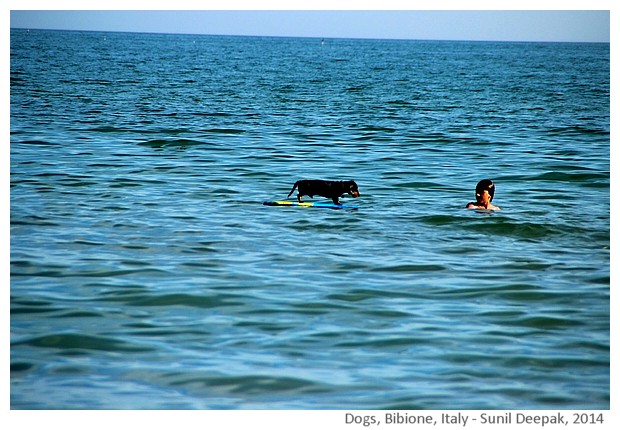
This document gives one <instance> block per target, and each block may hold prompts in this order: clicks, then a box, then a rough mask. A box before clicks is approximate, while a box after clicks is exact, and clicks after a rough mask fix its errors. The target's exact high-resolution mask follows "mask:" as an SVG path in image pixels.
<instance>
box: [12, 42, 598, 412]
mask: <svg viewBox="0 0 620 430" xmlns="http://www.w3.org/2000/svg"><path fill="white" fill-rule="evenodd" d="M609 76H610V75H609V45H608V44H551V43H550V44H544V43H540V44H539V43H514V44H513V43H465V42H459V43H456V42H419V41H373V40H331V39H330V40H325V41H324V43H323V44H321V41H320V39H285V38H282V39H279V38H235V37H212V36H211V37H209V36H179V35H152V34H150V35H149V34H122V33H108V34H104V33H80V32H45V31H30V32H26V31H22V30H13V31H11V143H10V144H11V175H10V176H11V208H10V212H11V238H10V245H11V285H10V289H11V305H10V306H11V407H12V408H17V409H23V408H26V409H30V408H53V409H54V408H72V409H73V408H175V409H179V408H180V409H183V408H204V409H229V408H243V409H250V408H251V409H263V408H268V409H289V408H297V409H333V408H337V409H340V408H344V409H354V408H364V409H380V408H402V409H409V408H423V409H453V408H459V409H469V408H471V409H494V408H501V409H513V408H514V409H516V408H526V409H543V408H544V409H552V408H571V409H575V408H576V409H588V408H603V409H605V408H609V315H610V311H609V287H610V277H609V272H610V267H609V252H610V251H609V244H610V236H609V232H610V227H609V223H610V216H609V215H610V204H609V190H610V173H609V145H610V141H609V136H610V135H609ZM487 177H488V178H491V179H493V180H494V181H495V183H496V187H497V192H496V195H495V199H494V201H493V203H494V204H496V205H498V206H500V207H501V208H502V211H500V212H496V213H491V214H488V213H479V212H476V211H468V210H465V209H464V206H465V204H466V203H467V202H468V201H471V200H473V199H474V187H475V185H476V183H477V181H478V180H480V179H483V178H487ZM302 178H323V179H355V180H356V182H357V183H358V185H359V187H360V192H361V196H360V198H359V199H356V200H355V203H356V204H357V205H359V210H357V211H350V210H330V209H316V208H286V207H268V206H263V205H262V202H263V201H265V200H282V199H284V198H286V195H287V194H288V192H289V191H290V189H291V187H292V185H293V183H294V182H295V181H296V180H297V179H302ZM314 200H315V201H317V200H319V201H320V200H322V198H315V199H314ZM344 201H345V202H349V203H350V202H352V201H353V199H352V198H351V197H344Z"/></svg>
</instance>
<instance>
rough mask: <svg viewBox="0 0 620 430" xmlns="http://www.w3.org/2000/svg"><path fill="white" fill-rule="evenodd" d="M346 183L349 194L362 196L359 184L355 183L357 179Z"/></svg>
mask: <svg viewBox="0 0 620 430" xmlns="http://www.w3.org/2000/svg"><path fill="white" fill-rule="evenodd" d="M344 185H345V189H346V190H347V193H348V194H350V195H352V196H353V197H359V196H360V192H359V190H358V189H357V184H356V183H355V181H345V182H344Z"/></svg>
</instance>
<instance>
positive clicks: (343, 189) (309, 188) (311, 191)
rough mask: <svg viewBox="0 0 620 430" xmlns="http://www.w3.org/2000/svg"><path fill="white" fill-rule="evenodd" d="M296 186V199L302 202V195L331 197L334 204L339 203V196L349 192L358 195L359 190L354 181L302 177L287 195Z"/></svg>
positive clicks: (354, 195)
mask: <svg viewBox="0 0 620 430" xmlns="http://www.w3.org/2000/svg"><path fill="white" fill-rule="evenodd" d="M295 188H297V193H298V194H297V201H298V202H299V203H303V202H302V200H301V197H302V196H309V197H311V198H312V197H314V196H322V197H327V198H330V199H332V201H333V202H334V204H336V205H341V204H342V203H341V202H340V196H343V195H345V194H349V195H351V196H353V197H359V196H360V192H359V191H358V189H357V184H356V183H355V181H323V180H319V179H302V180H301V181H297V182H295V185H293V189H292V190H291V192H290V193H288V196H287V197H290V196H291V194H293V192H294V191H295Z"/></svg>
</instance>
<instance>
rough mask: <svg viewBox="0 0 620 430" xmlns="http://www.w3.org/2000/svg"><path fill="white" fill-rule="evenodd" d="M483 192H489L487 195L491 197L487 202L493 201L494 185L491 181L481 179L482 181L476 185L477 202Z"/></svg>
mask: <svg viewBox="0 0 620 430" xmlns="http://www.w3.org/2000/svg"><path fill="white" fill-rule="evenodd" d="M484 190H487V191H488V192H489V195H490V196H491V200H489V201H493V195H494V194H495V184H494V183H493V181H492V180H490V179H483V180H482V181H480V182H478V185H476V200H478V199H479V197H481V196H482V193H483V192H484Z"/></svg>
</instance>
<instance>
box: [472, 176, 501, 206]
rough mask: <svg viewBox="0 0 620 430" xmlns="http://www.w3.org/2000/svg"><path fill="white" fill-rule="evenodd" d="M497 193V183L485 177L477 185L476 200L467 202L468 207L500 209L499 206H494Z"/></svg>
mask: <svg viewBox="0 0 620 430" xmlns="http://www.w3.org/2000/svg"><path fill="white" fill-rule="evenodd" d="M494 194H495V184H494V183H493V181H492V180H490V179H483V180H482V181H480V182H478V185H476V201H475V202H469V203H467V206H466V208H467V209H486V210H490V211H498V210H500V208H499V207H498V206H493V205H492V204H491V202H492V201H493V195H494Z"/></svg>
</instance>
